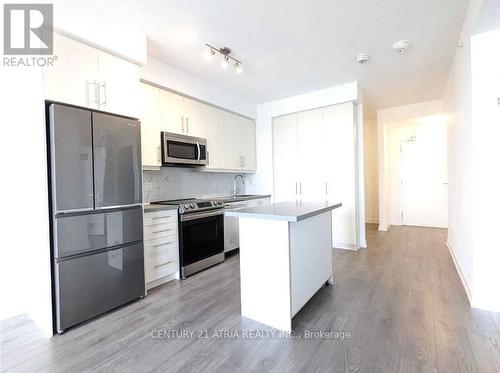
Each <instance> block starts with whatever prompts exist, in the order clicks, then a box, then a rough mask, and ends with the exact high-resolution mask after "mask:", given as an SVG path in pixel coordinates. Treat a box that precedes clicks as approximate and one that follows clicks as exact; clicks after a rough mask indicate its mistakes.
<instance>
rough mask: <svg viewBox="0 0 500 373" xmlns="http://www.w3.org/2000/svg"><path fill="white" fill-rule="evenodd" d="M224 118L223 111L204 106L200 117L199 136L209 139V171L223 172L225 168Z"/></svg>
mask: <svg viewBox="0 0 500 373" xmlns="http://www.w3.org/2000/svg"><path fill="white" fill-rule="evenodd" d="M223 116H224V114H223V112H222V110H219V109H217V108H215V107H213V106H210V105H206V104H202V106H201V115H200V118H202V119H201V120H202V122H201V123H200V126H199V127H198V128H199V129H200V130H201V131H200V133H199V134H198V136H199V137H203V138H206V139H207V147H208V155H207V156H208V165H207V166H206V168H207V169H216V170H223V169H224V166H225V164H224V163H225V160H224V120H223Z"/></svg>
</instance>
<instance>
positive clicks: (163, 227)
mask: <svg viewBox="0 0 500 373" xmlns="http://www.w3.org/2000/svg"><path fill="white" fill-rule="evenodd" d="M176 234H177V224H173V223H172V224H158V225H152V226H145V227H144V240H155V239H158V238H162V237H170V236H175V235H176Z"/></svg>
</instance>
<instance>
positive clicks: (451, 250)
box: [446, 239, 473, 307]
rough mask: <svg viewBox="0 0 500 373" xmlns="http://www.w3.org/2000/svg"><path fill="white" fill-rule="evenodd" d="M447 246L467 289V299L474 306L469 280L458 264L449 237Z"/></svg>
mask: <svg viewBox="0 0 500 373" xmlns="http://www.w3.org/2000/svg"><path fill="white" fill-rule="evenodd" d="M446 247H447V248H448V251H449V252H450V255H451V259H452V260H453V264H454V265H455V268H456V270H457V273H458V277H460V281H461V282H462V286H463V288H464V290H465V294H467V299H468V300H469V305H470V306H471V307H472V304H473V303H472V293H471V291H470V288H469V285H468V284H467V281H466V280H465V276H464V274H463V272H462V269H461V268H460V265H459V264H458V261H457V258H456V257H455V253H454V251H453V248H452V247H451V244H450V241H448V239H447V240H446Z"/></svg>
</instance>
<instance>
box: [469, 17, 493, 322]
mask: <svg viewBox="0 0 500 373" xmlns="http://www.w3.org/2000/svg"><path fill="white" fill-rule="evenodd" d="M499 13H500V12H499ZM499 17H500V14H499ZM471 76H472V81H471V88H472V111H471V113H472V128H473V129H472V132H473V134H472V148H473V159H472V162H473V174H472V180H473V183H474V184H473V198H474V200H473V205H474V210H473V214H472V215H473V219H474V227H473V229H474V236H473V237H474V238H473V244H474V268H473V271H474V280H473V281H474V282H473V285H472V303H473V305H474V306H476V307H478V308H484V309H488V310H491V311H495V312H499V311H500V289H499V286H500V271H499V269H500V245H499V244H498V234H497V231H498V211H500V194H499V191H500V172H499V170H500V167H499V164H498V161H499V160H500V147H499V146H498V141H499V139H500V29H497V30H494V31H490V32H486V33H482V34H478V35H474V36H473V37H472V41H471Z"/></svg>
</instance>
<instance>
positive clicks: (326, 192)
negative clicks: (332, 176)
mask: <svg viewBox="0 0 500 373" xmlns="http://www.w3.org/2000/svg"><path fill="white" fill-rule="evenodd" d="M325 194H326V196H328V182H325Z"/></svg>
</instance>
